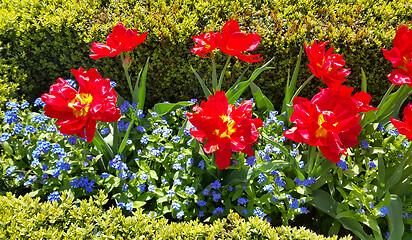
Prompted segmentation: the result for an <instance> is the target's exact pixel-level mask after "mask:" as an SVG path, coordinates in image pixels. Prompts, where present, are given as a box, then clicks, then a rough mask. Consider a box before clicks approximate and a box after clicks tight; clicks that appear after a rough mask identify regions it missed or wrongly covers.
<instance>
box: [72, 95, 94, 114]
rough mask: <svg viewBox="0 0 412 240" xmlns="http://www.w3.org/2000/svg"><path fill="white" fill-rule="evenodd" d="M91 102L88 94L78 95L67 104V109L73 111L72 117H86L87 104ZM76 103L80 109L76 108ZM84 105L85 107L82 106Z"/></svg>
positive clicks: (91, 98) (91, 97) (91, 99)
mask: <svg viewBox="0 0 412 240" xmlns="http://www.w3.org/2000/svg"><path fill="white" fill-rule="evenodd" d="M92 101H93V96H92V95H91V94H89V93H79V94H77V95H76V97H75V98H74V99H73V100H72V101H71V102H69V104H68V105H69V107H70V108H72V109H73V115H74V116H76V117H81V116H85V115H87V112H89V106H88V105H89V104H90V103H91V102H92ZM77 103H80V105H81V106H82V107H80V108H79V107H77V106H76V105H78V104H77ZM84 105H86V106H84Z"/></svg>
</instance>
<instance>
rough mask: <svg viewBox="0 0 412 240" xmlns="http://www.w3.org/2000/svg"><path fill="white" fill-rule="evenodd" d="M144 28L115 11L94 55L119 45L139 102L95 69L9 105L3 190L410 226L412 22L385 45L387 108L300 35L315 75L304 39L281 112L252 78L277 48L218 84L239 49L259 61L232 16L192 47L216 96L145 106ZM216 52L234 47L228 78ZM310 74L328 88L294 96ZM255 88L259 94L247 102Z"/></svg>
mask: <svg viewBox="0 0 412 240" xmlns="http://www.w3.org/2000/svg"><path fill="white" fill-rule="evenodd" d="M146 34H147V32H146V33H143V34H139V33H138V32H137V30H132V29H126V28H125V27H124V25H123V24H121V23H119V24H118V25H116V26H115V28H114V29H113V32H112V33H111V34H110V35H109V36H108V37H107V40H106V43H93V44H92V48H91V51H92V53H93V54H91V55H90V57H92V58H93V59H100V58H104V57H115V56H120V58H121V59H122V66H123V69H124V71H125V76H126V79H127V85H128V88H129V90H130V94H131V96H132V99H133V102H132V103H130V102H129V101H127V100H124V99H123V98H122V97H121V96H120V95H118V94H117V93H116V92H115V89H116V84H115V82H113V81H110V80H109V79H105V78H104V76H101V75H100V73H98V72H97V70H96V69H93V68H92V69H89V70H87V71H85V70H84V69H82V68H80V69H79V70H72V72H73V74H74V76H75V79H76V81H74V80H70V79H67V80H64V79H62V78H59V79H58V80H57V83H56V84H54V85H52V86H51V87H50V91H49V93H45V94H43V95H42V96H41V98H38V99H37V100H36V101H35V103H34V104H33V106H29V105H30V104H29V103H28V102H21V103H18V102H15V101H9V102H7V103H6V108H7V111H6V112H5V114H4V118H3V119H4V122H3V126H2V129H3V132H2V134H1V136H0V142H1V145H2V147H3V152H2V153H3V156H2V160H1V163H0V164H1V165H0V166H1V167H2V169H3V176H2V177H1V178H0V181H1V183H2V184H1V185H2V188H3V189H2V191H12V192H14V193H16V194H24V193H28V195H29V196H31V197H40V198H41V199H43V200H46V199H47V200H48V201H51V202H60V197H61V196H63V195H64V196H66V195H67V196H70V197H71V198H74V199H84V198H87V197H89V196H92V195H95V194H96V193H98V192H104V193H105V194H108V196H109V203H108V205H117V206H119V207H121V208H123V209H124V212H125V213H126V214H127V213H128V212H133V211H143V213H145V214H148V215H150V216H151V217H152V218H162V217H165V218H167V219H171V220H173V221H190V220H194V219H200V220H201V221H204V222H214V221H215V220H217V219H219V218H222V217H226V216H227V215H228V214H229V213H230V212H231V211H235V212H237V214H238V215H240V216H243V217H250V216H257V217H258V218H261V219H264V220H265V221H267V222H269V223H272V224H274V225H285V226H287V225H290V224H296V223H298V224H299V223H301V222H302V220H303V219H306V218H307V216H308V215H309V216H310V217H309V218H311V219H317V220H316V221H315V222H313V223H311V224H309V227H310V228H311V229H313V230H317V231H319V232H322V233H325V234H329V235H336V234H341V235H342V234H344V233H347V232H348V231H349V232H350V233H351V234H353V235H356V236H357V237H359V238H361V239H382V238H383V237H387V238H390V239H401V238H402V237H403V238H410V237H412V236H411V234H410V233H409V229H411V225H412V220H411V218H410V214H411V211H412V205H411V203H412V201H411V195H410V192H411V178H410V175H411V172H412V160H411V150H410V149H411V148H409V145H410V142H409V140H408V138H409V137H410V136H411V135H410V129H411V125H410V114H411V109H410V108H411V106H412V105H408V106H407V107H406V109H405V111H404V117H403V119H402V121H399V120H396V118H398V114H399V111H400V110H401V107H402V105H403V104H404V102H405V100H406V99H407V97H408V96H409V95H410V92H411V90H410V87H409V85H410V84H411V78H412V76H411V75H410V72H412V68H411V66H412V59H411V58H412V47H411V46H412V30H408V29H407V28H406V27H405V26H402V27H400V28H399V30H398V32H397V34H396V36H395V38H394V47H393V49H392V50H390V51H387V50H384V56H385V58H386V59H388V60H390V61H391V62H392V63H393V65H394V67H395V68H396V69H395V70H394V71H393V72H392V73H390V74H389V75H388V77H389V80H390V81H391V82H392V83H393V85H392V86H391V87H390V88H389V89H388V91H387V94H385V96H384V97H383V98H382V100H381V102H380V104H379V106H377V107H373V106H371V105H369V103H370V101H371V96H370V95H369V94H368V93H367V92H366V90H367V85H366V77H365V76H363V81H362V86H361V88H362V91H360V92H356V93H354V94H353V90H354V89H353V87H347V86H345V85H343V84H347V82H346V80H347V79H346V77H347V76H348V75H349V74H350V70H349V69H346V68H343V67H344V65H345V61H344V60H343V57H342V56H341V55H338V54H333V53H332V52H333V50H334V49H333V48H330V49H329V50H326V44H327V43H326V42H319V43H317V42H316V41H314V42H313V44H312V45H309V44H305V51H306V53H307V55H308V57H309V60H310V64H309V68H310V70H311V71H312V73H313V76H311V77H310V78H308V80H307V81H305V82H304V83H303V84H302V85H301V86H300V87H299V89H297V90H296V80H297V75H298V72H299V65H300V61H301V57H302V54H303V53H302V52H303V51H302V50H301V53H300V54H299V56H298V59H297V66H296V68H295V71H294V73H293V75H292V77H291V78H290V79H289V80H288V82H287V86H286V91H285V98H284V101H283V106H282V107H281V108H279V109H278V110H279V112H277V111H275V109H274V106H273V104H272V103H271V102H270V101H269V99H268V98H267V97H266V96H265V95H264V94H263V93H262V90H261V89H260V88H259V87H258V86H257V85H256V84H254V83H253V81H254V80H255V79H256V78H258V77H259V74H261V73H262V72H263V71H265V70H267V69H269V68H270V67H269V66H270V65H271V64H273V63H272V61H273V59H272V60H269V61H268V62H267V63H266V64H264V65H263V66H262V67H260V68H258V69H256V70H255V71H254V72H253V73H252V75H251V76H250V77H249V78H248V80H244V79H243V77H244V74H242V75H240V76H239V78H238V81H236V82H235V84H234V85H233V86H232V87H231V88H230V89H228V90H227V91H222V82H223V81H224V77H225V71H226V70H227V68H228V66H229V63H230V60H231V59H232V58H237V59H238V60H241V61H245V62H250V63H252V64H253V63H254V62H259V61H262V58H261V57H260V55H259V54H251V55H250V54H247V53H245V52H248V51H254V50H255V49H256V47H257V46H258V45H259V43H260V41H261V38H260V36H259V35H257V34H255V33H249V34H245V33H243V32H242V31H241V30H240V27H239V25H238V23H237V22H236V21H234V20H230V21H228V22H227V23H225V24H224V26H223V27H222V31H221V32H209V33H207V34H201V35H199V36H194V37H193V39H194V41H195V42H196V46H195V47H194V48H192V52H193V53H195V54H197V55H199V56H200V57H202V58H209V59H210V60H211V64H212V74H211V76H212V81H211V82H212V84H211V85H212V89H209V88H208V87H207V86H206V84H205V81H204V79H202V78H201V77H200V75H199V74H198V73H197V71H196V70H195V69H194V68H192V70H193V73H194V74H195V76H196V78H197V79H198V81H199V83H200V85H201V87H202V90H203V92H204V94H205V97H206V98H207V101H203V102H201V103H200V105H199V104H197V100H195V99H192V100H190V101H182V102H178V103H168V102H163V103H158V104H156V105H155V106H154V107H153V109H151V110H148V112H144V111H143V110H144V103H145V97H146V80H147V71H148V66H149V59H148V60H147V62H146V65H145V67H144V68H143V69H142V70H141V71H140V73H139V75H138V76H135V77H134V78H132V76H131V75H130V73H129V71H128V70H129V68H130V66H131V64H133V59H132V58H130V56H129V55H130V51H132V50H133V49H134V48H136V47H138V45H140V44H142V43H143V42H144V39H145V38H146ZM221 53H223V54H226V55H228V56H227V60H226V64H225V65H224V66H223V69H222V72H221V74H220V77H219V76H218V74H217V70H216V62H215V61H216V59H215V56H216V55H217V54H221ZM314 77H317V78H319V79H321V80H322V81H323V82H324V83H325V84H326V85H327V88H324V89H320V92H319V93H317V94H316V95H315V96H314V97H313V98H312V99H311V100H309V99H306V98H302V97H299V96H298V94H299V93H300V92H301V91H302V89H303V88H304V87H305V86H306V85H307V84H308V83H309V82H311V81H312V79H313V78H314ZM316 84H318V83H316ZM77 85H78V90H76V88H77ZM395 85H402V86H400V87H399V88H398V89H397V90H396V91H394V89H395V87H396V86H395ZM249 88H250V90H251V92H252V95H253V99H250V100H243V99H242V98H241V96H242V94H243V93H244V91H245V90H246V89H249ZM43 107H44V108H43ZM189 107H193V108H192V110H193V111H190V110H189ZM55 119H57V121H55ZM56 125H58V126H59V127H57V126H56ZM64 198H66V197H64ZM61 204H64V203H61Z"/></svg>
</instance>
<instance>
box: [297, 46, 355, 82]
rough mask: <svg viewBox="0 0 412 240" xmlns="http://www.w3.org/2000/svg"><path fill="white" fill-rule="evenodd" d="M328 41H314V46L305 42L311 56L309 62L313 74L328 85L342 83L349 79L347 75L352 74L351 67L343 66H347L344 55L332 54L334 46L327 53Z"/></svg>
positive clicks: (306, 49)
mask: <svg viewBox="0 0 412 240" xmlns="http://www.w3.org/2000/svg"><path fill="white" fill-rule="evenodd" d="M327 43H328V41H326V42H324V43H323V42H320V43H316V41H313V44H312V46H307V45H306V43H305V51H306V54H307V55H308V57H309V62H310V64H308V66H309V68H310V70H311V71H312V73H313V75H315V76H316V77H317V78H320V79H322V80H323V81H324V82H325V83H326V85H327V86H328V87H332V85H333V84H336V83H339V84H341V83H342V82H344V81H347V80H348V79H346V78H345V77H347V76H348V75H349V74H350V69H347V68H342V67H343V66H345V61H344V60H343V57H342V56H341V55H339V54H332V52H333V50H334V48H333V47H332V48H329V49H328V51H327V52H326V53H325V45H326V44H327Z"/></svg>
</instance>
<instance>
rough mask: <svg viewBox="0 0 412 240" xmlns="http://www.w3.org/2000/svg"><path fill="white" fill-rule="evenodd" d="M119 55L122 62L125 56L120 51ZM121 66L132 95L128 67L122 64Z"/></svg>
mask: <svg viewBox="0 0 412 240" xmlns="http://www.w3.org/2000/svg"><path fill="white" fill-rule="evenodd" d="M120 57H121V59H122V63H123V61H124V58H125V56H124V54H123V52H121V53H120ZM122 67H123V69H124V74H125V76H126V80H127V85H129V89H130V93H131V95H132V96H133V86H132V80H131V79H130V75H129V68H128V67H124V66H123V64H122Z"/></svg>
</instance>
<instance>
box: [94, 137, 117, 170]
mask: <svg viewBox="0 0 412 240" xmlns="http://www.w3.org/2000/svg"><path fill="white" fill-rule="evenodd" d="M92 143H93V145H94V146H96V148H97V149H99V151H100V152H101V153H102V154H103V156H104V157H105V158H106V159H107V161H109V160H110V159H113V157H114V154H113V151H112V149H111V148H110V147H109V145H107V143H106V142H105V141H104V139H103V137H102V135H100V132H99V131H96V134H95V135H94V138H93V141H92ZM99 161H101V164H102V166H103V169H104V170H106V167H105V166H106V165H105V163H104V162H103V158H100V160H99Z"/></svg>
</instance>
